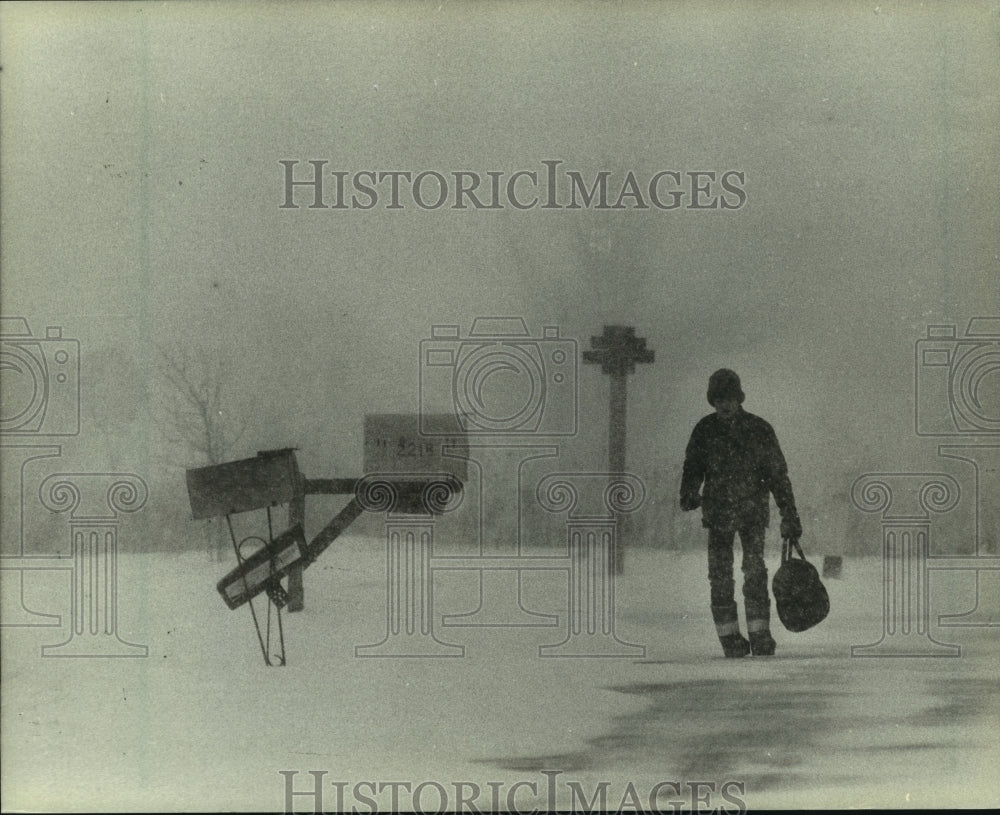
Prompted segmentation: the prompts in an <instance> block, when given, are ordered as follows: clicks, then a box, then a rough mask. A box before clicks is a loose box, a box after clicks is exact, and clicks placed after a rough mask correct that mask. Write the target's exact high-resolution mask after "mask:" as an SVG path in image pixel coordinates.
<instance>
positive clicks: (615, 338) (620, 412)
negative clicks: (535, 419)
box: [583, 325, 653, 574]
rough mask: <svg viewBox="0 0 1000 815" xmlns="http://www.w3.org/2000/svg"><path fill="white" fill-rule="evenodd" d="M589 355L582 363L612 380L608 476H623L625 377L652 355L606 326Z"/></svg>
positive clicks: (618, 551)
mask: <svg viewBox="0 0 1000 815" xmlns="http://www.w3.org/2000/svg"><path fill="white" fill-rule="evenodd" d="M590 345H591V350H590V351H584V352H583V361H584V362H590V363H600V366H601V371H602V372H604V373H606V374H608V375H610V377H611V394H610V405H609V417H608V421H609V426H608V472H611V473H624V472H625V427H626V400H627V397H628V375H629V374H632V373H635V364H636V363H637V362H652V361H653V352H652V351H650V350H648V349H647V348H646V340H645V339H643V338H641V337H637V336H636V335H635V328H633V327H632V326H625V325H606V326H604V333H603V334H602V335H601V336H599V337H591V338H590ZM622 518H623V516H622V515H621V513H619V514H618V515H617V516H616V517H615V547H614V552H613V554H612V558H611V559H612V561H613V563H614V567H613V568H614V572H615V574H622V572H623V571H624V569H625V541H624V539H623V536H622Z"/></svg>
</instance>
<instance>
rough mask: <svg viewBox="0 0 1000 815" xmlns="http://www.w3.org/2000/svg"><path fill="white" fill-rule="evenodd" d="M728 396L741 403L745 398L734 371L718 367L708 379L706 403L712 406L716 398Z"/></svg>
mask: <svg viewBox="0 0 1000 815" xmlns="http://www.w3.org/2000/svg"><path fill="white" fill-rule="evenodd" d="M729 396H731V397H733V398H734V399H735V400H736V401H737V402H739V403H740V404H741V405H742V404H743V400H744V399H745V398H746V396H745V395H744V393H743V388H741V387H740V378H739V377H738V376H737V375H736V373H735V372H734V371H730V370H729V369H728V368H719V370H717V371H716V372H715V373H714V374H712V376H711V377H709V380H708V403H709V404H710V405H712V406H713V407H714V406H715V403H716V401H717V400H719V399H725V398H726V397H729Z"/></svg>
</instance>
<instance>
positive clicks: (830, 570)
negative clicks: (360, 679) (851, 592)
mask: <svg viewBox="0 0 1000 815" xmlns="http://www.w3.org/2000/svg"><path fill="white" fill-rule="evenodd" d="M843 567H844V559H843V558H842V557H841V556H840V555H827V556H826V557H824V558H823V577H833V578H837V577H840V573H841V571H842V569H843Z"/></svg>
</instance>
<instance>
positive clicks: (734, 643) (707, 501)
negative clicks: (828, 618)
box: [680, 368, 802, 657]
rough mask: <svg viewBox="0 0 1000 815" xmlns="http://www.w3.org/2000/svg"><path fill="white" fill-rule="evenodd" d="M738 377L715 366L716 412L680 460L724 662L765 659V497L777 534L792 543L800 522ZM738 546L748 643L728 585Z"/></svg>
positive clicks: (769, 435) (779, 457)
mask: <svg viewBox="0 0 1000 815" xmlns="http://www.w3.org/2000/svg"><path fill="white" fill-rule="evenodd" d="M744 398H745V397H744V394H743V389H742V387H741V385H740V378H739V377H738V376H737V375H736V374H735V373H734V372H733V371H730V370H729V369H728V368H721V369H720V370H718V371H716V372H715V373H713V374H712V376H711V378H710V379H709V381H708V402H709V404H710V405H712V407H714V408H715V412H714V413H710V414H709V415H708V416H705V417H704V418H703V419H701V420H700V421H699V422H698V423H697V424H696V425H695V427H694V430H693V431H692V433H691V439H690V441H689V442H688V445H687V450H686V452H685V456H684V473H683V477H682V479H681V495H680V503H681V509H683V510H685V511H689V510H693V509H697V508H698V507H699V506H700V507H701V508H702V525H703V526H705V527H707V528H708V579H709V582H710V584H711V600H712V619H713V620H714V622H715V629H716V632H717V633H718V635H719V641H720V642H721V643H722V650H723V652H724V653H725V655H726V656H727V657H744V656H746V655H747V654H749V653H751V652H752V653H753V654H754V656H770V655H772V654H773V653H774V647H775V644H774V638H773V637H772V636H771V630H770V614H771V599H770V596H769V594H768V590H767V568H766V566H765V565H764V530H765V529H766V528H767V524H768V520H769V515H770V496H771V495H773V496H774V500H775V503H776V504H777V505H778V510H779V512H780V513H781V537H783V538H798V537H799V536H801V534H802V524H801V523H800V521H799V515H798V511H797V510H796V509H795V497H794V496H793V494H792V484H791V482H790V481H789V479H788V467H787V465H786V464H785V457H784V455H783V454H782V452H781V447H780V445H779V444H778V438H777V436H776V435H775V433H774V429H773V428H772V427H771V425H770V424H768V423H767V422H766V421H764V420H763V419H761V418H760V417H758V416H754V415H753V414H752V413H747V412H746V411H744V410H743V408H742V407H741V405H742V404H743V400H744ZM737 532H739V535H740V544H741V545H742V548H743V600H744V608H745V611H746V618H747V631H748V633H749V635H750V639H749V641H747V639H746V638H745V637H744V636H743V635H742V634H741V633H740V624H739V618H738V616H737V607H736V599H735V583H734V581H733V540H734V538H735V535H736V533H737Z"/></svg>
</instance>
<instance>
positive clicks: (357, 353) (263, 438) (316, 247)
mask: <svg viewBox="0 0 1000 815" xmlns="http://www.w3.org/2000/svg"><path fill="white" fill-rule="evenodd" d="M0 22H2V31H0V37H2V40H0V47H2V53H3V71H2V80H0V82H2V86H0V87H2V91H3V108H2V111H3V119H2V123H0V127H2V131H0V134H2V151H0V161H2V171H3V182H4V183H3V224H2V225H3V241H2V260H3V290H2V309H3V313H4V315H7V316H10V315H15V316H23V317H25V318H26V319H27V320H28V321H29V323H30V324H31V328H32V330H33V331H34V332H35V334H36V335H37V334H38V333H39V332H43V331H44V328H45V326H47V325H60V326H62V327H63V330H64V336H67V337H72V338H76V339H79V340H80V343H81V360H82V363H81V370H82V373H81V391H82V396H81V403H82V414H83V425H82V428H81V432H80V434H79V436H78V437H76V438H74V439H73V444H74V445H75V447H74V448H73V449H74V450H76V451H77V453H78V457H80V458H81V460H84V461H91V462H93V466H95V467H104V466H112V465H113V466H116V467H119V468H125V469H127V470H131V471H135V472H138V473H141V474H142V476H143V477H144V478H146V479H147V480H148V482H149V483H150V484H151V485H152V486H153V492H152V499H151V500H152V501H153V502H154V503H155V502H157V501H163V502H168V503H170V509H169V511H170V512H177V513H180V514H183V513H184V512H186V510H187V507H186V505H185V503H184V501H183V495H182V493H181V492H180V491H179V485H180V483H181V481H180V479H181V472H180V469H179V467H178V466H177V465H184V464H186V465H187V466H192V465H195V464H199V463H202V462H200V461H197V460H195V459H197V456H195V455H193V454H192V453H191V451H190V450H188V451H186V452H185V450H184V449H181V448H178V447H177V446H176V445H173V446H171V445H170V444H169V442H167V441H165V440H164V438H163V436H164V434H163V433H162V432H161V431H162V430H163V425H164V422H165V421H167V420H166V419H165V416H164V412H163V410H162V409H163V407H164V404H165V402H167V401H169V394H168V393H165V391H164V385H163V382H162V376H161V375H160V368H161V362H160V359H159V357H158V349H173V350H175V351H176V350H177V349H180V348H188V349H190V350H191V351H192V352H194V353H196V354H198V355H200V356H201V357H203V358H205V359H209V360H211V361H212V362H213V364H214V363H216V362H218V363H221V364H222V365H223V370H225V371H226V404H227V406H228V405H231V406H232V412H234V413H235V414H238V416H239V420H240V421H241V422H243V423H245V425H246V431H245V433H244V434H243V436H242V439H241V440H240V442H239V443H238V444H236V445H235V446H234V447H233V449H232V450H231V457H240V456H243V455H252V454H253V453H254V452H255V451H256V450H258V449H265V448H268V447H278V446H296V447H298V448H300V453H299V460H300V463H301V464H302V467H303V470H304V471H305V472H306V473H307V474H309V475H312V476H315V477H320V476H322V477H332V476H351V475H358V474H360V468H361V464H362V462H361V441H362V439H361V434H362V422H363V416H364V414H365V413H371V412H392V411H399V412H415V411H417V410H418V409H420V407H421V405H420V401H419V393H418V388H419V373H420V371H419V363H420V353H419V347H420V342H421V340H424V339H427V338H429V337H430V336H431V330H432V326H434V325H437V324H455V325H459V326H461V327H462V331H463V332H468V330H469V329H470V328H471V325H472V322H473V320H474V319H475V318H476V317H480V316H492V315H504V316H509V315H516V316H520V317H523V318H524V320H525V321H526V324H527V326H528V328H529V331H530V332H531V335H532V336H533V337H539V336H541V330H542V328H543V327H544V326H558V328H559V332H560V336H561V337H562V338H569V339H573V340H575V341H577V342H578V343H579V348H580V349H581V350H582V349H583V348H586V347H588V346H589V338H590V336H591V335H595V334H599V333H600V332H601V330H602V327H603V325H605V324H626V325H632V326H635V328H636V330H637V333H638V335H639V336H641V337H644V338H646V340H647V343H648V347H649V348H651V349H653V350H654V351H655V353H656V360H655V362H654V363H653V364H652V365H640V366H639V368H638V370H637V371H636V373H635V374H634V375H633V376H631V377H630V379H629V428H628V429H629V451H628V467H629V469H631V470H633V471H634V472H636V473H637V474H639V475H640V476H643V477H644V478H647V479H649V480H650V481H651V482H652V481H653V480H654V478H659V476H654V470H655V471H656V472H657V473H667V474H671V475H670V478H669V479H666V478H664V479H662V480H664V481H668V480H669V482H670V483H660V481H659V480H657V481H656V483H652V487H651V491H652V495H653V498H654V499H655V500H656V501H661V502H666V501H673V499H674V490H675V484H674V483H673V475H672V474H674V473H676V471H677V468H678V467H679V466H680V460H681V457H682V455H683V447H684V443H685V441H686V439H687V435H688V433H689V432H690V428H691V426H692V425H693V423H694V422H695V421H696V420H697V419H698V417H700V416H701V415H703V414H704V413H705V412H707V411H708V410H709V409H710V408H709V406H708V405H707V403H706V402H705V396H704V394H705V387H706V383H707V378H708V375H709V374H710V373H711V371H712V370H714V369H715V368H717V367H720V366H726V367H731V368H733V369H735V370H736V371H737V372H738V373H739V374H740V375H741V376H742V377H743V381H744V389H745V391H746V393H747V402H746V404H745V407H746V408H747V409H748V410H750V411H751V412H754V413H757V414H759V415H762V416H764V417H765V418H767V419H768V420H769V421H771V422H772V424H773V425H774V426H775V428H776V429H777V431H778V435H779V438H780V439H781V441H782V445H783V447H784V449H785V453H786V456H787V458H788V460H789V464H790V467H791V472H792V478H793V484H794V485H795V487H796V490H797V493H798V494H799V496H800V501H801V502H803V503H806V504H809V505H814V506H820V505H824V504H826V503H830V502H834V503H836V502H837V501H838V500H839V501H841V502H842V497H843V495H845V494H846V491H847V490H848V489H849V486H850V483H851V482H852V481H853V479H854V478H855V477H856V476H857V475H859V474H861V473H862V472H865V471H867V470H870V469H889V470H900V469H911V468H913V467H924V468H926V467H932V466H934V465H933V463H932V462H933V458H934V450H933V445H932V444H928V442H927V440H926V439H924V440H921V439H919V438H917V436H916V435H915V433H914V431H913V427H914V420H913V402H912V394H913V382H914V375H915V371H914V343H915V342H916V341H917V340H919V339H920V338H921V337H922V336H924V335H925V333H926V327H927V326H928V325H929V324H957V325H958V332H959V334H961V332H962V331H963V330H964V326H965V324H966V323H967V321H968V319H969V318H970V317H972V316H975V315H984V314H985V315H989V314H995V313H996V312H997V307H998V287H997V280H998V276H997V273H998V268H1000V260H998V235H1000V231H998V230H997V225H998V223H997V220H998V219H997V215H998V212H1000V191H998V185H997V183H996V181H997V161H998V156H1000V151H998V149H997V148H998V139H1000V136H998V133H1000V127H998V124H1000V122H998V118H1000V99H998V90H997V89H998V88H1000V60H998V53H997V48H996V43H997V32H998V25H997V23H998V19H997V7H996V5H995V4H989V3H987V4H983V3H923V4H919V5H917V4H912V3H907V4H896V3H880V4H876V3H872V2H867V3H847V4H843V3H840V4H809V6H808V7H804V6H798V5H796V4H790V3H756V4H741V3H737V4H729V3H726V4H722V3H701V4H699V3H694V4H683V5H682V4H663V5H661V4H652V3H629V2H615V3H600V4H568V3H567V4H559V3H556V4H547V5H546V6H545V7H544V8H543V7H540V6H535V5H528V4H521V3H497V4H490V5H489V6H484V5H480V4H476V5H473V4H452V3H408V4H402V3H384V4H379V3H344V4H337V5H326V4H323V5H313V4H309V3H300V4H294V5H291V6H289V5H284V4H283V5H271V4H258V5H252V6H249V7H244V6H242V5H240V6H237V5H228V4H212V5H201V4H176V5H175V4H164V5H159V4H156V5H154V4H135V5H117V4H116V5H100V4H98V5H91V4H88V5H86V6H65V5H48V6H41V7H39V6H37V5H35V4H27V5H17V4H13V5H7V6H6V7H5V8H4V10H3V12H2V16H0ZM282 160H286V161H296V162H298V164H297V165H296V166H295V170H294V171H295V174H296V175H295V177H296V178H297V179H302V178H308V177H309V173H310V165H309V163H308V162H310V161H325V162H327V164H326V165H325V167H324V169H325V171H326V172H328V173H332V172H334V171H343V172H345V173H347V176H346V178H347V179H348V182H350V179H351V177H352V176H353V175H354V174H355V173H357V172H359V171H365V170H368V171H376V172H378V171H381V172H388V171H409V172H411V173H412V174H413V175H416V174H418V173H420V172H424V171H435V172H438V173H441V174H442V175H443V176H445V177H447V178H449V179H450V178H451V177H452V176H451V174H452V173H454V172H457V171H470V172H476V173H478V174H479V175H480V176H481V177H482V178H483V179H484V187H483V189H485V180H486V178H487V175H486V174H487V173H488V172H490V171H494V172H503V173H504V174H505V175H504V179H505V180H506V179H507V178H508V177H509V176H510V175H511V174H513V173H515V172H517V171H520V170H524V171H532V172H536V173H538V174H539V177H544V172H545V165H543V163H542V162H544V161H561V162H562V164H561V165H559V166H560V172H562V171H566V170H574V171H577V172H578V173H580V175H581V176H582V177H583V178H584V179H585V180H587V183H588V184H589V183H592V181H593V179H594V178H595V177H596V176H597V174H598V173H600V172H602V171H607V172H609V173H611V174H612V175H611V181H610V182H609V188H610V189H612V190H613V191H614V192H612V193H611V195H613V196H614V195H616V194H617V191H618V190H620V189H621V180H622V179H623V177H624V176H625V175H626V174H627V173H628V172H632V173H634V174H635V176H636V177H637V178H639V179H640V186H641V185H642V184H644V183H645V180H646V179H649V178H650V177H651V176H652V175H653V174H654V173H656V172H658V171H662V170H670V171H675V172H679V173H681V174H682V176H683V174H686V173H690V172H692V171H710V172H715V173H717V174H719V175H721V174H722V173H725V172H727V171H737V172H739V173H742V174H744V175H743V176H742V177H743V178H744V179H745V180H744V182H743V185H742V189H743V190H744V191H745V203H744V204H743V205H742V206H739V207H737V208H733V209H722V208H717V209H705V210H693V209H690V208H688V207H686V206H684V207H680V208H677V209H673V210H661V209H657V208H655V207H650V208H648V209H636V208H632V207H629V208H627V209H624V210H597V209H594V208H582V209H577V210H573V209H569V208H566V207H563V208H560V209H549V210H546V209H543V208H541V207H535V208H532V209H528V210H525V211H519V210H517V209H514V208H513V207H511V206H507V207H505V208H503V209H502V210H488V209H475V208H470V209H465V210H454V209H452V208H451V207H450V206H442V207H441V208H439V209H429V208H421V207H419V206H416V205H414V203H413V202H412V199H406V198H405V196H404V201H405V206H403V207H402V208H400V209H387V208H386V206H385V203H386V195H387V193H386V185H385V184H383V185H380V187H379V191H380V193H381V196H382V197H381V198H380V200H379V203H378V205H377V206H375V207H374V208H372V209H370V210H367V211H364V210H361V209H357V208H349V209H331V208H327V209H310V208H309V204H310V203H311V202H312V198H311V196H312V192H311V191H310V190H309V189H305V188H301V187H300V188H297V189H296V191H295V201H296V202H297V204H298V208H295V209H290V208H285V209H282V208H281V205H282V203H283V202H284V201H285V187H284V183H285V179H284V170H283V167H282V165H280V164H279V162H280V161H282ZM333 178H334V177H333V176H329V175H328V176H327V177H326V183H327V193H328V194H330V192H329V191H330V190H331V189H332V186H333ZM564 180H565V179H564ZM427 189H428V190H430V193H429V195H430V197H431V198H433V196H434V189H433V185H430V186H428V187H427ZM525 189H526V188H525ZM539 189H540V188H539ZM716 191H718V188H716ZM563 194H564V196H565V191H564V193H563ZM730 200H732V198H730ZM449 203H450V202H449ZM627 203H631V202H630V201H628V202H627ZM992 376H993V377H994V380H993V381H992V382H989V381H987V383H986V385H985V386H984V387H987V388H988V387H993V388H994V390H995V389H996V388H995V386H996V382H995V376H996V375H995V374H992ZM577 379H578V386H579V415H580V426H579V433H578V435H577V436H576V437H575V438H573V439H571V440H567V441H565V443H564V444H565V446H564V450H565V454H566V455H567V456H568V457H569V459H570V460H571V461H572V462H573V465H574V466H577V467H588V468H595V469H598V468H603V467H604V466H605V463H606V456H607V450H606V433H607V431H606V427H607V400H608V395H607V394H608V386H609V385H608V378H607V377H606V376H603V375H601V374H600V373H599V371H598V369H597V368H596V367H593V366H585V365H581V366H580V368H579V370H578V372H577ZM442 399H443V402H442V401H441V400H440V399H439V400H438V404H436V405H435V407H437V408H442V407H444V408H448V405H447V404H444V402H447V394H445V395H443V396H442ZM67 449H68V448H67ZM928 457H930V461H931V463H928ZM657 468H658V469H657ZM838 495H839V496H840V497H839V498H838V497H837V496H838Z"/></svg>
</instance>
